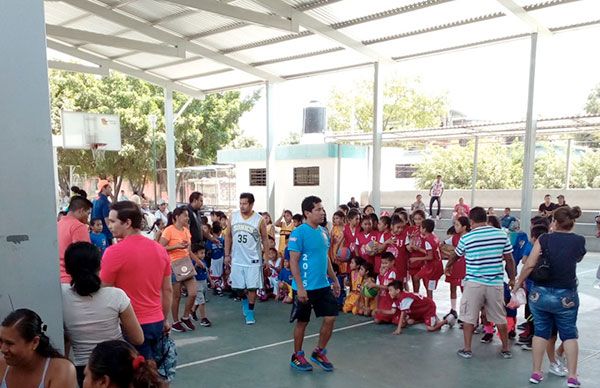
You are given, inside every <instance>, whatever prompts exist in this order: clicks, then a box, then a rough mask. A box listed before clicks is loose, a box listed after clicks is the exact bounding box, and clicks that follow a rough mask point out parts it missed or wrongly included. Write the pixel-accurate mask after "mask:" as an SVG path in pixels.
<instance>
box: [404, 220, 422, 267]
mask: <svg viewBox="0 0 600 388" xmlns="http://www.w3.org/2000/svg"><path fill="white" fill-rule="evenodd" d="M411 243H412V244H413V245H416V246H417V247H419V248H421V249H425V240H424V239H423V236H422V235H421V227H420V226H416V225H413V226H410V227H409V228H408V231H407V233H406V240H405V244H406V246H408V245H410V244H411ZM408 256H409V257H423V256H427V254H426V253H423V252H420V251H412V252H408ZM422 266H423V261H416V262H414V263H410V262H409V263H408V268H410V269H418V268H421V267H422Z"/></svg>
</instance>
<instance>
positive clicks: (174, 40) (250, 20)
mask: <svg viewBox="0 0 600 388" xmlns="http://www.w3.org/2000/svg"><path fill="white" fill-rule="evenodd" d="M45 17H46V23H47V25H46V33H47V38H48V40H47V42H48V43H47V44H48V47H49V48H50V49H52V50H55V51H58V52H60V53H62V54H66V55H67V56H70V57H73V58H76V59H77V60H79V61H85V63H84V64H82V63H70V62H68V59H67V61H57V60H52V61H50V62H49V65H50V66H51V67H56V68H61V69H68V70H72V71H87V72H92V73H99V74H107V71H108V69H112V70H116V71H119V72H122V73H125V74H128V75H131V76H134V77H138V78H141V79H144V80H147V81H149V82H152V83H155V84H158V85H161V86H163V87H167V88H169V89H171V90H177V91H180V92H183V93H186V94H188V95H191V96H195V97H198V96H202V95H204V94H208V93H213V92H219V91H224V90H229V89H237V88H242V87H246V86H253V85H259V84H262V83H264V82H265V81H270V82H279V81H283V80H289V79H295V78H300V77H305V76H310V75H316V74H323V73H327V72H332V71H338V70H343V69H350V68H358V67H364V66H369V65H372V64H373V63H375V62H378V63H394V62H397V61H402V60H406V59H411V58H417V57H422V56H427V55H432V54H437V53H442V52H448V51H454V50H461V49H466V48H471V47H477V46H482V45H488V44H493V43H499V42H505V41H511V40H515V39H521V38H527V37H529V36H530V34H531V33H534V32H537V33H539V34H551V33H555V32H560V31H565V30H570V29H574V28H581V27H586V26H592V25H600V1H597V0H421V1H418V0H375V1H366V0H233V1H232V0H61V1H56V0H46V1H45Z"/></svg>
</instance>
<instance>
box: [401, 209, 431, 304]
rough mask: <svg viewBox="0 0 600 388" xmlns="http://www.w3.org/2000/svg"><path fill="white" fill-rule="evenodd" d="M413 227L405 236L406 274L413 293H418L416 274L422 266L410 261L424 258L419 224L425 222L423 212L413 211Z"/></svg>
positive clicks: (423, 246) (417, 262)
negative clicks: (408, 276)
mask: <svg viewBox="0 0 600 388" xmlns="http://www.w3.org/2000/svg"><path fill="white" fill-rule="evenodd" d="M412 219H413V225H411V226H410V227H409V228H408V231H407V234H406V241H405V242H404V243H405V245H406V249H407V250H408V274H409V275H410V277H411V279H412V285H413V292H416V293H419V288H420V279H419V278H418V277H417V274H418V273H419V271H420V270H421V267H422V266H423V261H422V260H411V259H414V258H420V257H423V256H426V253H425V251H424V249H425V244H424V243H425V241H424V240H423V237H422V235H421V224H422V223H423V220H425V212H424V211H423V210H415V211H414V212H413V214H412Z"/></svg>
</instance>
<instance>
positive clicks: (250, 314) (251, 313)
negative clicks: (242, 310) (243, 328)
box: [246, 310, 256, 325]
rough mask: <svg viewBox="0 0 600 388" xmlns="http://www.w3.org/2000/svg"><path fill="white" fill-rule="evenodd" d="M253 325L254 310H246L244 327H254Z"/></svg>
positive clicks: (254, 321)
mask: <svg viewBox="0 0 600 388" xmlns="http://www.w3.org/2000/svg"><path fill="white" fill-rule="evenodd" d="M255 323H256V319H254V310H248V313H247V314H246V325H254V324H255Z"/></svg>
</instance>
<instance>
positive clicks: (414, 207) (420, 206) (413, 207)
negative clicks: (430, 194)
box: [410, 194, 425, 214]
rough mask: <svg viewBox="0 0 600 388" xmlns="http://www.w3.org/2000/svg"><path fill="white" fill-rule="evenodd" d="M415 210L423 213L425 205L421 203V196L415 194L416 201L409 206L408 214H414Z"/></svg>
mask: <svg viewBox="0 0 600 388" xmlns="http://www.w3.org/2000/svg"><path fill="white" fill-rule="evenodd" d="M415 210H422V211H425V203H424V202H423V196H422V195H421V194H417V198H416V201H415V202H413V204H412V205H410V213H411V214H412V213H414V212H415Z"/></svg>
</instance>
